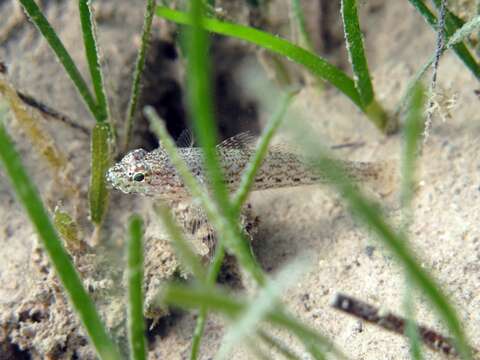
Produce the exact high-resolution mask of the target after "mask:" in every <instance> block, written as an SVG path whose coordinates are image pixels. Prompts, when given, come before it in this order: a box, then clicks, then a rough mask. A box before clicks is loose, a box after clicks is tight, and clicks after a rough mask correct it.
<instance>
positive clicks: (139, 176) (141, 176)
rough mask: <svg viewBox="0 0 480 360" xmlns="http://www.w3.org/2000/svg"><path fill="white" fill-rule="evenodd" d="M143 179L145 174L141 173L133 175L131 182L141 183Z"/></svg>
mask: <svg viewBox="0 0 480 360" xmlns="http://www.w3.org/2000/svg"><path fill="white" fill-rule="evenodd" d="M144 179H145V174H143V173H140V172H139V173H136V174H134V175H133V181H138V182H141V181H143V180H144Z"/></svg>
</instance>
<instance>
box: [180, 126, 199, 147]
mask: <svg viewBox="0 0 480 360" xmlns="http://www.w3.org/2000/svg"><path fill="white" fill-rule="evenodd" d="M175 143H176V144H177V146H178V147H181V148H191V147H193V146H194V145H195V136H194V135H193V133H192V131H191V130H190V129H189V128H185V129H183V131H182V132H181V133H180V136H179V137H178V138H177V140H176V142H175Z"/></svg>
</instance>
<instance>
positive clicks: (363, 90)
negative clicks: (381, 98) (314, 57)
mask: <svg viewBox="0 0 480 360" xmlns="http://www.w3.org/2000/svg"><path fill="white" fill-rule="evenodd" d="M340 11H341V14H342V20H343V32H344V34H345V39H346V43H347V50H348V54H349V56H350V62H351V64H352V68H353V73H354V74H355V76H354V77H353V78H354V81H355V85H356V87H357V90H358V93H359V94H360V98H361V100H362V103H363V105H364V106H365V107H366V106H368V104H370V103H371V102H372V101H373V100H374V97H375V96H374V93H373V86H372V81H371V79H370V72H369V71H368V64H367V58H366V56H365V49H364V47H363V35H362V31H361V30H360V23H359V21H358V13H357V2H356V0H342V6H341V8H340Z"/></svg>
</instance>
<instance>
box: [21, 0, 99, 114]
mask: <svg viewBox="0 0 480 360" xmlns="http://www.w3.org/2000/svg"><path fill="white" fill-rule="evenodd" d="M19 2H20V3H21V4H22V6H23V8H24V9H25V12H26V13H27V14H28V16H29V17H30V19H31V20H32V21H33V23H34V24H35V25H36V26H37V28H38V30H40V32H41V33H42V35H43V37H44V38H45V40H47V42H48V44H49V45H50V47H51V48H52V50H53V52H54V53H55V55H56V56H57V58H58V60H59V61H60V63H61V64H62V65H63V67H64V68H65V71H66V72H67V74H68V76H69V77H70V79H71V80H72V81H73V83H74V85H75V87H76V88H77V90H78V92H79V93H80V95H81V96H82V98H83V100H84V101H85V103H86V104H87V107H88V109H89V110H90V112H91V113H92V115H93V116H94V117H95V118H97V113H98V110H97V104H96V101H95V99H94V97H93V95H92V93H91V92H90V90H89V89H88V86H87V84H86V82H85V80H84V79H83V77H82V75H81V74H80V71H79V70H78V68H77V66H76V65H75V63H74V62H73V59H72V57H71V56H70V54H69V53H68V51H67V50H66V49H65V46H63V44H62V42H61V40H60V39H59V38H58V36H57V33H56V32H55V30H54V29H53V28H52V26H51V25H50V23H49V22H48V20H47V19H46V18H45V16H44V15H43V13H42V11H41V10H40V8H39V7H38V5H37V4H36V3H35V1H34V0H19Z"/></svg>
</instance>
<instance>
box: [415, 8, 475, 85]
mask: <svg viewBox="0 0 480 360" xmlns="http://www.w3.org/2000/svg"><path fill="white" fill-rule="evenodd" d="M409 1H410V3H411V4H412V5H413V6H414V7H415V8H416V9H417V10H418V12H419V13H420V14H421V15H422V16H423V17H424V19H425V20H426V21H427V23H428V24H430V26H432V27H433V28H434V29H435V27H436V26H437V18H436V17H435V15H434V14H433V13H432V12H431V11H430V9H429V8H428V7H427V6H426V5H425V3H424V2H423V1H422V0H409ZM457 25H458V24H457ZM457 29H458V26H454V23H452V22H451V21H447V23H446V24H445V34H446V36H447V39H449V38H450V36H451V35H452V34H453V33H454V32H455V31H456V30H457ZM453 49H454V51H455V53H456V54H457V56H458V57H459V58H460V60H462V61H463V63H464V64H465V66H466V67H467V68H468V69H469V70H470V71H471V72H472V73H473V75H475V77H476V78H477V79H480V65H479V64H478V63H477V61H476V60H475V58H474V57H473V55H472V54H471V53H470V51H469V50H468V48H467V47H466V46H465V44H464V43H457V44H455V45H454V46H453Z"/></svg>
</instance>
